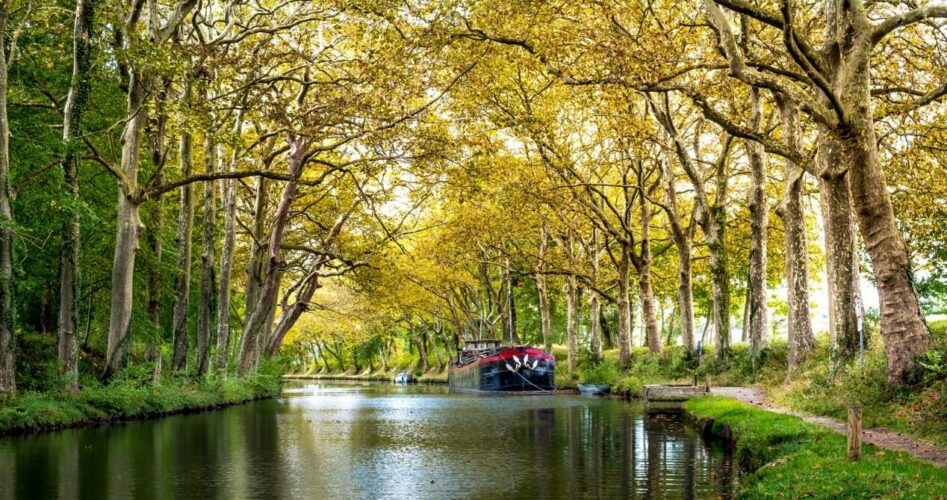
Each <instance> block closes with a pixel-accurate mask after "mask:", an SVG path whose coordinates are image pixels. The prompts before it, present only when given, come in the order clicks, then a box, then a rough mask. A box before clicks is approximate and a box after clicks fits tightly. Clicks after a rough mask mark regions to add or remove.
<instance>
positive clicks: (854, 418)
mask: <svg viewBox="0 0 947 500" xmlns="http://www.w3.org/2000/svg"><path fill="white" fill-rule="evenodd" d="M861 457H862V409H861V407H860V406H849V407H848V459H849V460H856V461H857V460H861Z"/></svg>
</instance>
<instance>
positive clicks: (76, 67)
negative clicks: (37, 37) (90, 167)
mask: <svg viewBox="0 0 947 500" xmlns="http://www.w3.org/2000/svg"><path fill="white" fill-rule="evenodd" d="M95 7H96V0H77V1H76V14H75V25H74V27H73V35H72V80H71V82H70V84H69V93H68V94H67V96H66V104H65V105H64V107H63V127H62V128H63V133H62V135H63V145H64V153H63V158H62V167H63V175H64V178H65V181H66V186H67V187H68V189H69V195H70V196H71V198H72V199H71V200H70V203H69V214H68V216H67V217H66V220H65V222H64V223H63V228H62V255H61V258H60V265H59V325H58V334H59V340H58V344H57V351H58V354H59V360H60V362H61V363H62V367H61V369H62V372H63V374H64V375H66V376H67V378H68V379H69V380H71V381H72V382H71V384H72V387H73V388H76V387H78V383H79V371H78V370H79V363H78V357H77V356H78V352H77V342H76V326H77V323H78V321H77V319H76V316H77V313H78V305H77V304H76V298H77V295H78V293H79V270H78V263H79V230H80V222H81V220H80V212H79V203H80V199H79V156H80V155H79V152H80V145H81V142H82V141H81V140H80V135H81V134H82V113H83V111H85V106H86V103H87V102H88V101H89V92H90V89H91V83H90V69H91V63H92V25H93V22H94V18H95Z"/></svg>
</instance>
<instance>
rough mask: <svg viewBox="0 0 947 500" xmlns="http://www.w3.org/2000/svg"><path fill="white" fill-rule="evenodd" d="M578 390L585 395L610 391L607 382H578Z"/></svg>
mask: <svg viewBox="0 0 947 500" xmlns="http://www.w3.org/2000/svg"><path fill="white" fill-rule="evenodd" d="M579 392H580V393H582V394H583V395H586V396H604V395H606V394H608V393H610V392H612V386H610V385H608V384H579Z"/></svg>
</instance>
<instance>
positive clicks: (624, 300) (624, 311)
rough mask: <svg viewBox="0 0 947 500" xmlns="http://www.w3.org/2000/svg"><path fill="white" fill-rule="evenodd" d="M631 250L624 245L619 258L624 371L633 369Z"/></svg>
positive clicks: (620, 356) (620, 359) (620, 345)
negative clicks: (630, 299) (630, 297)
mask: <svg viewBox="0 0 947 500" xmlns="http://www.w3.org/2000/svg"><path fill="white" fill-rule="evenodd" d="M629 252H630V249H629V248H628V247H627V246H625V245H622V246H621V255H620V256H619V258H618V298H617V300H616V304H617V307H618V365H619V366H620V367H621V369H622V370H627V369H629V368H631V304H630V302H629V300H628V295H629V294H630V293H631V290H630V288H631V259H630V257H629V255H628V254H629Z"/></svg>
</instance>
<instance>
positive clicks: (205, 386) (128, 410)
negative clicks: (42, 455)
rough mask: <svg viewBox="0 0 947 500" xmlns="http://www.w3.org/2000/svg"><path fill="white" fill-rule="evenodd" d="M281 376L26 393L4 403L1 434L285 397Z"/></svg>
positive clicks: (127, 382) (130, 382) (131, 382)
mask: <svg viewBox="0 0 947 500" xmlns="http://www.w3.org/2000/svg"><path fill="white" fill-rule="evenodd" d="M279 389H280V377H279V376H278V375H275V374H269V373H265V374H264V373H261V374H256V375H252V376H249V377H247V378H244V379H236V378H208V379H206V380H202V381H194V380H192V379H189V378H183V377H182V378H169V379H165V380H162V381H161V382H160V383H157V384H151V383H149V382H142V381H140V380H134V379H122V380H115V381H113V382H112V383H110V384H108V385H101V384H97V383H92V384H90V385H86V386H84V387H83V388H82V389H81V390H80V391H78V392H67V391H51V392H24V393H22V394H20V395H19V396H18V397H17V398H16V399H12V400H8V401H5V402H0V435H7V434H22V433H30V432H38V431H46V430H55V429H62V428H65V427H76V426H81V425H94V424H101V423H109V422H120V421H126V420H136V419H145V418H152V417H157V416H163V415H170V414H174V413H185V412H192V411H202V410H207V409H212V408H220V407H224V406H229V405H234V404H240V403H244V402H247V401H251V400H254V399H260V398H266V397H272V396H275V395H277V394H278V393H279Z"/></svg>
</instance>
